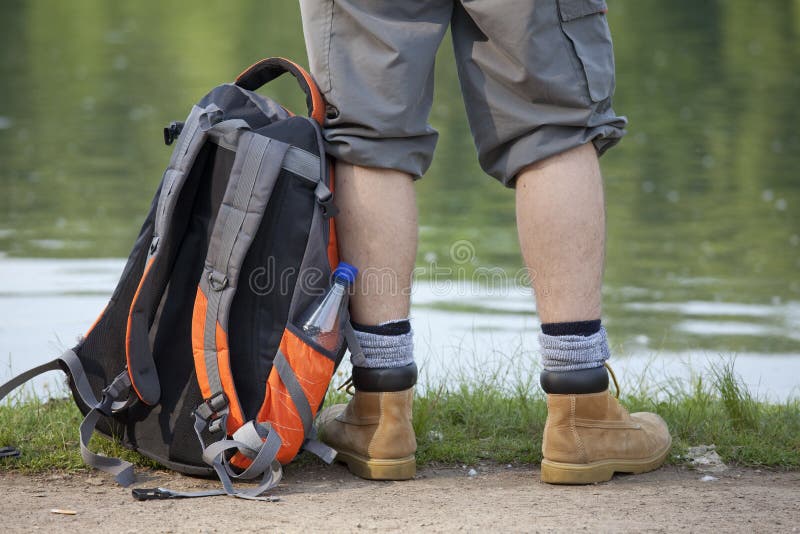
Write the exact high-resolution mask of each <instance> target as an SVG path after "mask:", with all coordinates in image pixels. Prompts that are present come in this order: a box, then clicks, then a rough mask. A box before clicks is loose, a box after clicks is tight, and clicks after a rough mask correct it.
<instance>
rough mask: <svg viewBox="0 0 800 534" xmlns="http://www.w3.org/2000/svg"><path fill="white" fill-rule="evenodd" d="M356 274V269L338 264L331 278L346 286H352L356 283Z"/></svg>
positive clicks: (345, 264)
mask: <svg viewBox="0 0 800 534" xmlns="http://www.w3.org/2000/svg"><path fill="white" fill-rule="evenodd" d="M357 274H358V269H356V268H355V267H353V266H352V265H350V264H349V263H345V262H343V261H342V262H339V265H338V266H337V267H336V270H335V271H333V278H334V280H341V281H342V282H345V283H346V284H352V283H353V282H355V281H356V275H357Z"/></svg>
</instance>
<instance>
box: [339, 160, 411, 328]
mask: <svg viewBox="0 0 800 534" xmlns="http://www.w3.org/2000/svg"><path fill="white" fill-rule="evenodd" d="M335 176H336V184H335V187H336V205H337V207H338V208H339V214H338V215H337V216H336V230H337V237H338V242H339V255H340V256H341V257H342V259H343V260H345V261H347V262H349V263H352V264H353V265H355V266H357V267H358V268H359V269H360V271H359V274H358V279H357V281H356V285H355V290H354V294H353V295H352V296H351V298H350V314H351V316H352V318H353V321H355V322H356V323H360V324H365V325H377V324H381V323H385V322H387V321H394V320H397V319H401V318H406V317H408V313H409V299H410V288H411V273H412V271H413V269H414V260H415V258H416V255H417V206H416V198H415V195H414V182H413V177H412V176H411V175H410V174H407V173H404V172H401V171H394V170H390V169H376V168H371V167H359V166H357V165H351V164H349V163H345V162H342V161H340V162H337V164H336V173H335Z"/></svg>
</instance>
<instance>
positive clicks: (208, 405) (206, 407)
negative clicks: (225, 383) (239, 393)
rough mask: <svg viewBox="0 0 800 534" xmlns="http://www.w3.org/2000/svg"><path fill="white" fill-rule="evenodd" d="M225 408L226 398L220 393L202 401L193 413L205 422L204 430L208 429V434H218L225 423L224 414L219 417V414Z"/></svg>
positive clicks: (226, 404) (226, 405)
mask: <svg viewBox="0 0 800 534" xmlns="http://www.w3.org/2000/svg"><path fill="white" fill-rule="evenodd" d="M227 407H228V397H226V396H225V393H224V392H222V391H220V392H219V393H217V394H216V395H213V396H211V397H210V398H208V399H206V400H205V401H203V403H202V404H201V405H200V406H198V407H197V409H196V410H195V413H196V414H197V416H198V417H199V418H200V419H202V420H203V421H205V422H206V428H208V430H209V432H218V431H220V430H222V429H223V428H224V422H225V417H224V414H222V415H220V412H222V411H223V410H225V409H226V408H227Z"/></svg>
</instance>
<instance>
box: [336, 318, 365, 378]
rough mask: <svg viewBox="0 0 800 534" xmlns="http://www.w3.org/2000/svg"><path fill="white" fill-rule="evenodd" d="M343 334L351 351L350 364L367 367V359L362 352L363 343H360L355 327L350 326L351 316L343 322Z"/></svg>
mask: <svg viewBox="0 0 800 534" xmlns="http://www.w3.org/2000/svg"><path fill="white" fill-rule="evenodd" d="M342 332H343V333H344V341H345V343H347V348H348V350H350V362H351V363H352V364H353V365H356V366H359V367H365V364H366V362H367V359H366V357H365V356H364V351H363V350H361V343H359V342H358V338H357V337H356V331H355V330H354V329H353V325H352V324H350V314H348V315H347V318H346V320H345V321H343V325H342Z"/></svg>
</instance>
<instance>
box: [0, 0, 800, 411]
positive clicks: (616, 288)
mask: <svg viewBox="0 0 800 534" xmlns="http://www.w3.org/2000/svg"><path fill="white" fill-rule="evenodd" d="M194 5H195V4H193V3H189V2H186V1H177V0H173V1H166V2H153V1H143V2H136V3H134V2H128V3H115V2H105V1H103V0H93V1H89V0H76V1H72V2H57V1H55V0H42V1H38V2H12V3H9V5H4V7H3V18H4V23H5V24H4V31H3V32H0V380H2V379H4V378H7V377H8V376H9V375H10V373H11V370H12V369H13V370H14V371H21V370H23V369H24V368H27V367H29V366H31V365H33V364H35V363H39V362H42V361H45V360H46V359H48V358H50V357H52V356H53V355H55V354H56V353H58V351H59V350H61V349H62V348H65V347H69V346H71V345H72V344H73V343H74V340H75V337H76V336H77V335H78V334H80V333H81V332H83V331H85V330H86V328H88V326H89V325H90V324H91V323H92V321H93V320H94V318H95V317H96V315H97V314H98V313H99V311H100V310H101V309H102V308H103V306H104V305H105V302H106V300H107V298H108V296H109V295H110V293H111V291H112V290H113V288H114V286H115V284H116V280H117V277H118V276H119V273H120V271H121V267H122V262H123V260H122V258H124V257H125V256H126V255H127V253H128V251H129V249H130V246H131V244H132V242H133V239H134V237H135V235H136V233H137V231H138V228H139V226H140V224H141V221H142V219H143V217H144V215H145V213H146V211H147V208H148V206H149V202H150V199H151V197H152V194H153V191H154V190H155V188H156V186H157V184H158V181H159V180H160V178H161V174H162V172H163V168H164V167H165V165H166V163H167V161H168V158H169V153H170V151H169V149H168V148H166V147H164V145H163V141H162V139H161V129H162V128H163V126H164V125H165V124H167V123H168V122H169V121H171V120H176V119H178V120H180V119H182V118H183V117H184V116H185V115H186V113H187V112H188V110H189V108H190V107H191V104H192V103H194V102H195V101H197V100H199V99H200V98H201V97H202V96H203V94H205V92H206V91H207V90H208V89H210V88H211V87H212V86H214V85H216V84H218V83H221V82H224V81H229V80H230V79H232V78H233V77H235V75H236V74H238V72H239V71H240V70H241V69H242V68H244V67H245V66H247V65H249V64H251V63H252V62H253V61H255V60H257V59H259V58H260V57H263V56H267V55H284V56H289V57H293V58H299V59H300V60H301V61H302V58H304V57H305V52H304V48H303V41H302V30H301V27H300V23H299V15H298V12H297V8H296V5H295V4H294V3H293V2H285V1H284V2H280V1H272V2H266V1H257V0H251V1H245V0H236V1H230V0H229V1H225V2H223V1H221V0H220V1H209V2H204V3H203V9H202V10H199V9H197V8H196V7H195V8H192V7H191V6H194ZM231 14H236V16H231ZM608 18H609V21H610V24H611V27H612V31H613V33H614V39H615V48H616V60H617V92H616V96H615V108H617V110H618V111H619V112H621V113H623V114H625V115H627V116H628V117H629V119H630V128H629V135H628V137H627V138H626V139H624V140H623V142H622V143H621V144H620V145H619V147H617V148H615V149H614V150H612V151H611V152H609V154H608V155H607V156H604V158H603V160H602V164H603V171H604V175H605V179H606V194H607V202H608V219H609V225H608V233H609V239H608V261H607V268H606V286H605V294H604V323H605V324H606V326H607V328H608V331H609V334H610V336H611V341H612V345H613V351H614V355H615V356H614V359H613V360H612V362H613V363H614V365H615V368H617V369H620V370H621V371H622V373H618V374H621V375H623V376H625V377H627V378H628V379H627V381H628V382H629V383H630V386H631V387H635V386H636V385H637V384H638V382H637V381H638V379H639V377H640V376H642V375H645V376H646V384H647V385H648V387H650V388H657V387H658V385H659V384H662V383H664V381H665V380H666V378H665V377H670V376H671V377H677V379H679V380H685V379H686V378H687V377H688V375H689V373H690V371H689V369H693V370H694V372H697V373H702V372H703V369H704V368H705V367H706V366H707V365H708V364H709V362H715V361H719V360H724V359H728V358H731V357H736V368H737V370H738V372H739V373H740V374H741V375H742V376H743V377H744V379H745V381H746V382H747V383H748V384H749V385H750V386H751V387H752V388H753V389H754V390H755V391H757V392H758V393H759V394H760V395H762V396H765V397H769V398H774V399H784V398H787V397H789V396H791V395H795V396H796V395H798V394H800V386H798V384H800V378H799V377H800V276H799V275H798V273H800V209H799V208H800V173H798V169H800V131H799V130H798V129H797V124H800V107H799V106H797V103H796V102H797V95H798V94H800V70H798V69H797V67H796V66H797V65H799V64H800V4H798V3H797V2H796V1H791V0H786V1H778V0H771V1H769V2H759V3H743V2H722V1H719V2H702V3H696V2H690V1H688V0H681V1H676V2H670V3H668V4H667V3H663V2H656V1H655V0H639V1H637V2H614V1H612V2H610V12H609V14H608ZM436 77H437V91H436V101H435V105H434V109H433V111H432V114H431V123H432V124H433V125H434V126H435V127H436V128H437V129H438V130H439V131H440V134H441V137H440V141H439V146H438V148H437V153H436V157H435V160H434V163H433V166H432V168H431V170H430V171H429V173H428V174H427V175H426V177H425V178H424V179H423V180H422V181H420V182H419V183H418V184H417V188H418V197H419V203H420V225H421V229H420V248H419V255H418V259H417V266H418V276H417V280H418V283H417V286H416V289H415V291H414V294H413V300H412V302H413V312H412V313H413V317H414V321H415V329H416V333H417V337H416V344H417V355H418V358H419V360H420V361H421V362H422V363H423V366H424V368H423V381H424V380H428V381H434V382H435V381H437V380H442V379H445V378H446V377H450V379H452V377H453V376H454V375H455V374H457V373H458V372H464V373H467V374H470V375H471V376H477V375H479V374H485V373H491V372H496V371H498V370H501V371H502V372H505V370H508V369H511V370H512V371H511V375H513V376H510V377H509V380H525V379H526V377H530V376H533V375H535V372H536V370H537V365H538V364H537V358H536V349H537V343H536V335H535V332H536V328H537V326H538V321H537V318H536V315H535V311H534V302H533V298H532V296H531V295H530V292H529V291H528V290H526V289H524V288H523V287H521V286H520V285H519V284H518V281H519V280H518V277H516V276H515V274H516V273H517V272H518V270H519V269H520V267H521V259H520V256H519V251H518V248H517V238H516V232H515V230H514V211H513V208H514V198H513V192H512V191H510V190H506V189H504V188H502V187H501V186H499V185H498V184H497V183H495V182H494V181H493V180H491V179H489V178H487V177H485V176H484V175H483V174H482V172H481V171H480V168H479V167H478V165H477V160H476V157H475V155H474V150H473V146H472V141H471V138H470V135H469V129H468V127H467V124H466V120H465V118H464V116H463V104H462V102H461V100H460V97H458V94H459V91H458V82H457V77H456V72H455V67H454V65H453V62H452V51H451V50H450V48H449V42H448V41H446V42H445V43H444V44H443V46H442V48H441V50H440V54H439V57H438V61H437V68H436ZM267 93H268V94H270V95H271V96H275V97H276V98H277V99H278V100H280V101H282V102H286V103H287V104H288V105H289V106H290V107H294V109H298V110H300V109H302V108H303V99H302V96H301V95H300V94H299V91H298V90H297V89H296V88H295V86H294V85H293V83H292V80H290V79H285V80H284V79H281V80H278V81H277V82H276V83H275V84H274V87H270V88H269V90H268V91H267ZM464 251H466V254H463V252H464ZM495 268H499V269H500V271H491V272H493V273H497V272H501V273H503V274H502V275H501V276H498V277H494V278H492V277H487V276H486V273H487V272H489V271H487V270H489V269H495ZM442 272H449V274H448V275H447V276H445V277H444V278H445V279H444V280H443V279H442V276H441V273H442ZM434 275H436V276H434ZM487 279H489V280H492V281H493V283H492V284H486V283H485V282H486V281H487ZM498 280H500V281H501V282H502V283H500V282H498ZM4 361H5V362H7V363H6V365H5V366H4V365H3V362H4ZM52 380H54V379H51V381H50V382H48V381H47V380H44V381H40V382H38V383H37V386H36V387H37V391H39V392H43V391H44V388H45V384H49V386H48V387H50V388H54V387H56V383H55V382H52Z"/></svg>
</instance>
